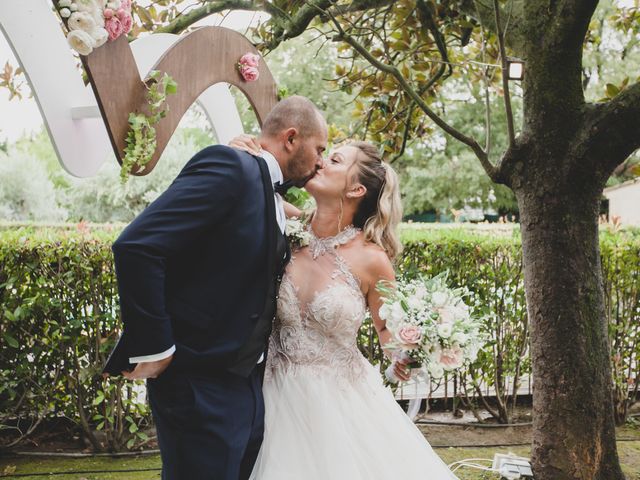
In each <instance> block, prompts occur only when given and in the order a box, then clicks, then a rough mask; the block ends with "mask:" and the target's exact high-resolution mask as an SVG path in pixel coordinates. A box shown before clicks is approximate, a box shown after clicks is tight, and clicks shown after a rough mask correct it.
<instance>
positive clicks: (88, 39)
mask: <svg viewBox="0 0 640 480" xmlns="http://www.w3.org/2000/svg"><path fill="white" fill-rule="evenodd" d="M67 42H69V45H70V46H71V48H73V49H74V50H75V51H76V52H78V53H79V54H80V55H89V54H90V53H91V52H93V47H94V45H95V44H96V42H95V40H94V39H93V37H92V36H91V35H90V34H88V33H87V32H85V31H84V30H73V31H72V32H70V33H69V35H67Z"/></svg>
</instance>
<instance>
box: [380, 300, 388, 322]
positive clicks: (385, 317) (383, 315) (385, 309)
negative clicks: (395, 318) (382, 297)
mask: <svg viewBox="0 0 640 480" xmlns="http://www.w3.org/2000/svg"><path fill="white" fill-rule="evenodd" d="M378 315H379V316H380V318H381V319H382V320H390V319H391V305H389V304H388V303H383V304H382V306H381V307H380V310H378Z"/></svg>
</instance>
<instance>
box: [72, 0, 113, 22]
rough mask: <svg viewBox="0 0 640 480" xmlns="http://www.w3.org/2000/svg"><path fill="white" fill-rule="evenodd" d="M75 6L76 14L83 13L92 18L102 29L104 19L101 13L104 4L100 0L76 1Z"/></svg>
mask: <svg viewBox="0 0 640 480" xmlns="http://www.w3.org/2000/svg"><path fill="white" fill-rule="evenodd" d="M75 5H77V6H78V12H85V13H88V14H90V15H91V16H92V17H93V21H94V22H95V23H96V25H98V26H100V27H102V26H103V25H104V17H103V16H102V11H103V10H104V7H105V5H106V2H104V1H102V0H76V3H75Z"/></svg>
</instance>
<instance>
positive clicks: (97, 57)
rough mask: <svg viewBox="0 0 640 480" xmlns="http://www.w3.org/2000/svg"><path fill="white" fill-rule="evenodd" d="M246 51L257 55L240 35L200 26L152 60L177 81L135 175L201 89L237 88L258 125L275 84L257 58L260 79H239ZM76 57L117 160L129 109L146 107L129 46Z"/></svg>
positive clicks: (123, 42)
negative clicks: (149, 150)
mask: <svg viewBox="0 0 640 480" xmlns="http://www.w3.org/2000/svg"><path fill="white" fill-rule="evenodd" d="M247 52H251V53H256V54H257V53H259V52H258V51H257V50H256V48H255V47H254V46H253V44H251V42H249V40H248V39H247V38H246V37H244V36H243V35H241V34H240V33H238V32H236V31H234V30H230V29H227V28H224V27H202V28H199V29H197V30H195V31H193V32H191V33H189V34H188V35H185V36H184V37H183V38H181V39H180V40H179V41H177V42H176V43H175V44H174V45H173V46H172V47H171V48H169V49H168V50H167V51H166V52H165V54H164V55H163V56H162V57H161V58H160V59H159V60H158V61H157V62H156V64H155V66H154V67H153V69H152V70H158V71H160V72H161V73H165V72H166V73H167V74H169V75H171V76H172V77H173V78H174V80H175V81H176V82H177V84H178V92H177V93H176V94H175V95H170V96H169V97H168V98H167V104H168V106H169V112H168V113H167V116H166V117H165V118H163V119H162V120H160V122H159V123H158V124H157V125H156V132H157V147H156V151H155V153H154V155H153V157H152V159H151V161H150V162H149V163H148V164H147V165H146V166H145V168H144V169H143V170H141V171H140V172H138V173H137V175H146V174H148V173H149V172H151V171H152V170H153V168H154V167H155V165H156V164H157V163H158V159H159V158H160V156H161V155H162V152H163V151H164V149H165V147H166V146H167V143H168V142H169V139H170V138H171V135H172V134H173V132H174V131H175V129H176V127H177V126H178V123H179V122H180V119H181V118H182V116H183V115H184V114H185V112H186V111H187V110H188V109H189V107H190V106H191V105H192V104H193V103H194V102H195V101H196V100H197V99H198V97H199V96H200V94H202V92H204V91H205V90H206V89H207V88H209V87H210V86H211V85H214V84H216V83H219V82H225V83H229V84H232V85H235V86H237V87H238V88H239V89H240V90H241V91H242V92H243V93H244V94H245V95H246V97H247V98H248V100H249V102H250V103H251V106H252V107H253V109H254V111H255V112H256V115H257V117H258V122H259V123H260V124H261V125H262V122H263V121H264V119H265V118H266V116H267V114H268V113H269V111H271V109H272V108H273V106H274V105H275V104H276V103H277V91H276V84H275V81H274V79H273V76H272V74H271V72H270V71H269V68H268V67H267V65H266V63H265V62H264V59H262V58H261V59H260V65H259V67H258V68H259V70H260V78H259V79H258V80H257V81H255V82H245V81H244V80H243V79H242V77H241V75H240V73H239V72H238V69H237V67H236V64H237V63H238V60H239V59H240V57H241V56H242V55H244V54H245V53H247ZM81 58H82V60H83V63H84V66H85V68H86V70H87V74H88V76H89V80H90V82H91V86H92V88H93V91H94V93H95V96H96V99H97V101H98V106H99V107H100V112H101V114H102V116H103V119H104V121H105V124H106V126H107V131H108V133H109V138H110V140H111V144H112V146H113V150H114V152H115V154H116V158H117V159H118V161H119V162H120V163H122V158H123V156H124V149H125V147H126V138H127V132H128V131H129V113H131V112H135V113H140V112H146V111H147V102H146V97H145V94H146V88H145V85H144V83H143V80H142V79H141V78H140V75H139V73H138V69H137V67H136V62H135V60H134V57H133V53H132V52H131V47H130V46H129V43H128V41H127V39H126V38H125V37H124V36H122V37H120V38H118V39H117V40H116V41H114V42H107V43H106V44H105V45H103V46H102V47H100V48H97V49H96V50H94V51H93V52H92V53H91V54H90V55H88V56H86V57H81Z"/></svg>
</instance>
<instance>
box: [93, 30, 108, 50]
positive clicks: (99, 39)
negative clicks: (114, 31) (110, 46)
mask: <svg viewBox="0 0 640 480" xmlns="http://www.w3.org/2000/svg"><path fill="white" fill-rule="evenodd" d="M91 37H92V38H93V40H94V42H95V43H96V45H95V47H94V48H98V47H101V46H102V45H104V44H105V43H107V40H109V33H108V32H107V31H106V30H105V29H104V28H102V27H97V28H94V29H93V30H92V31H91Z"/></svg>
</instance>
